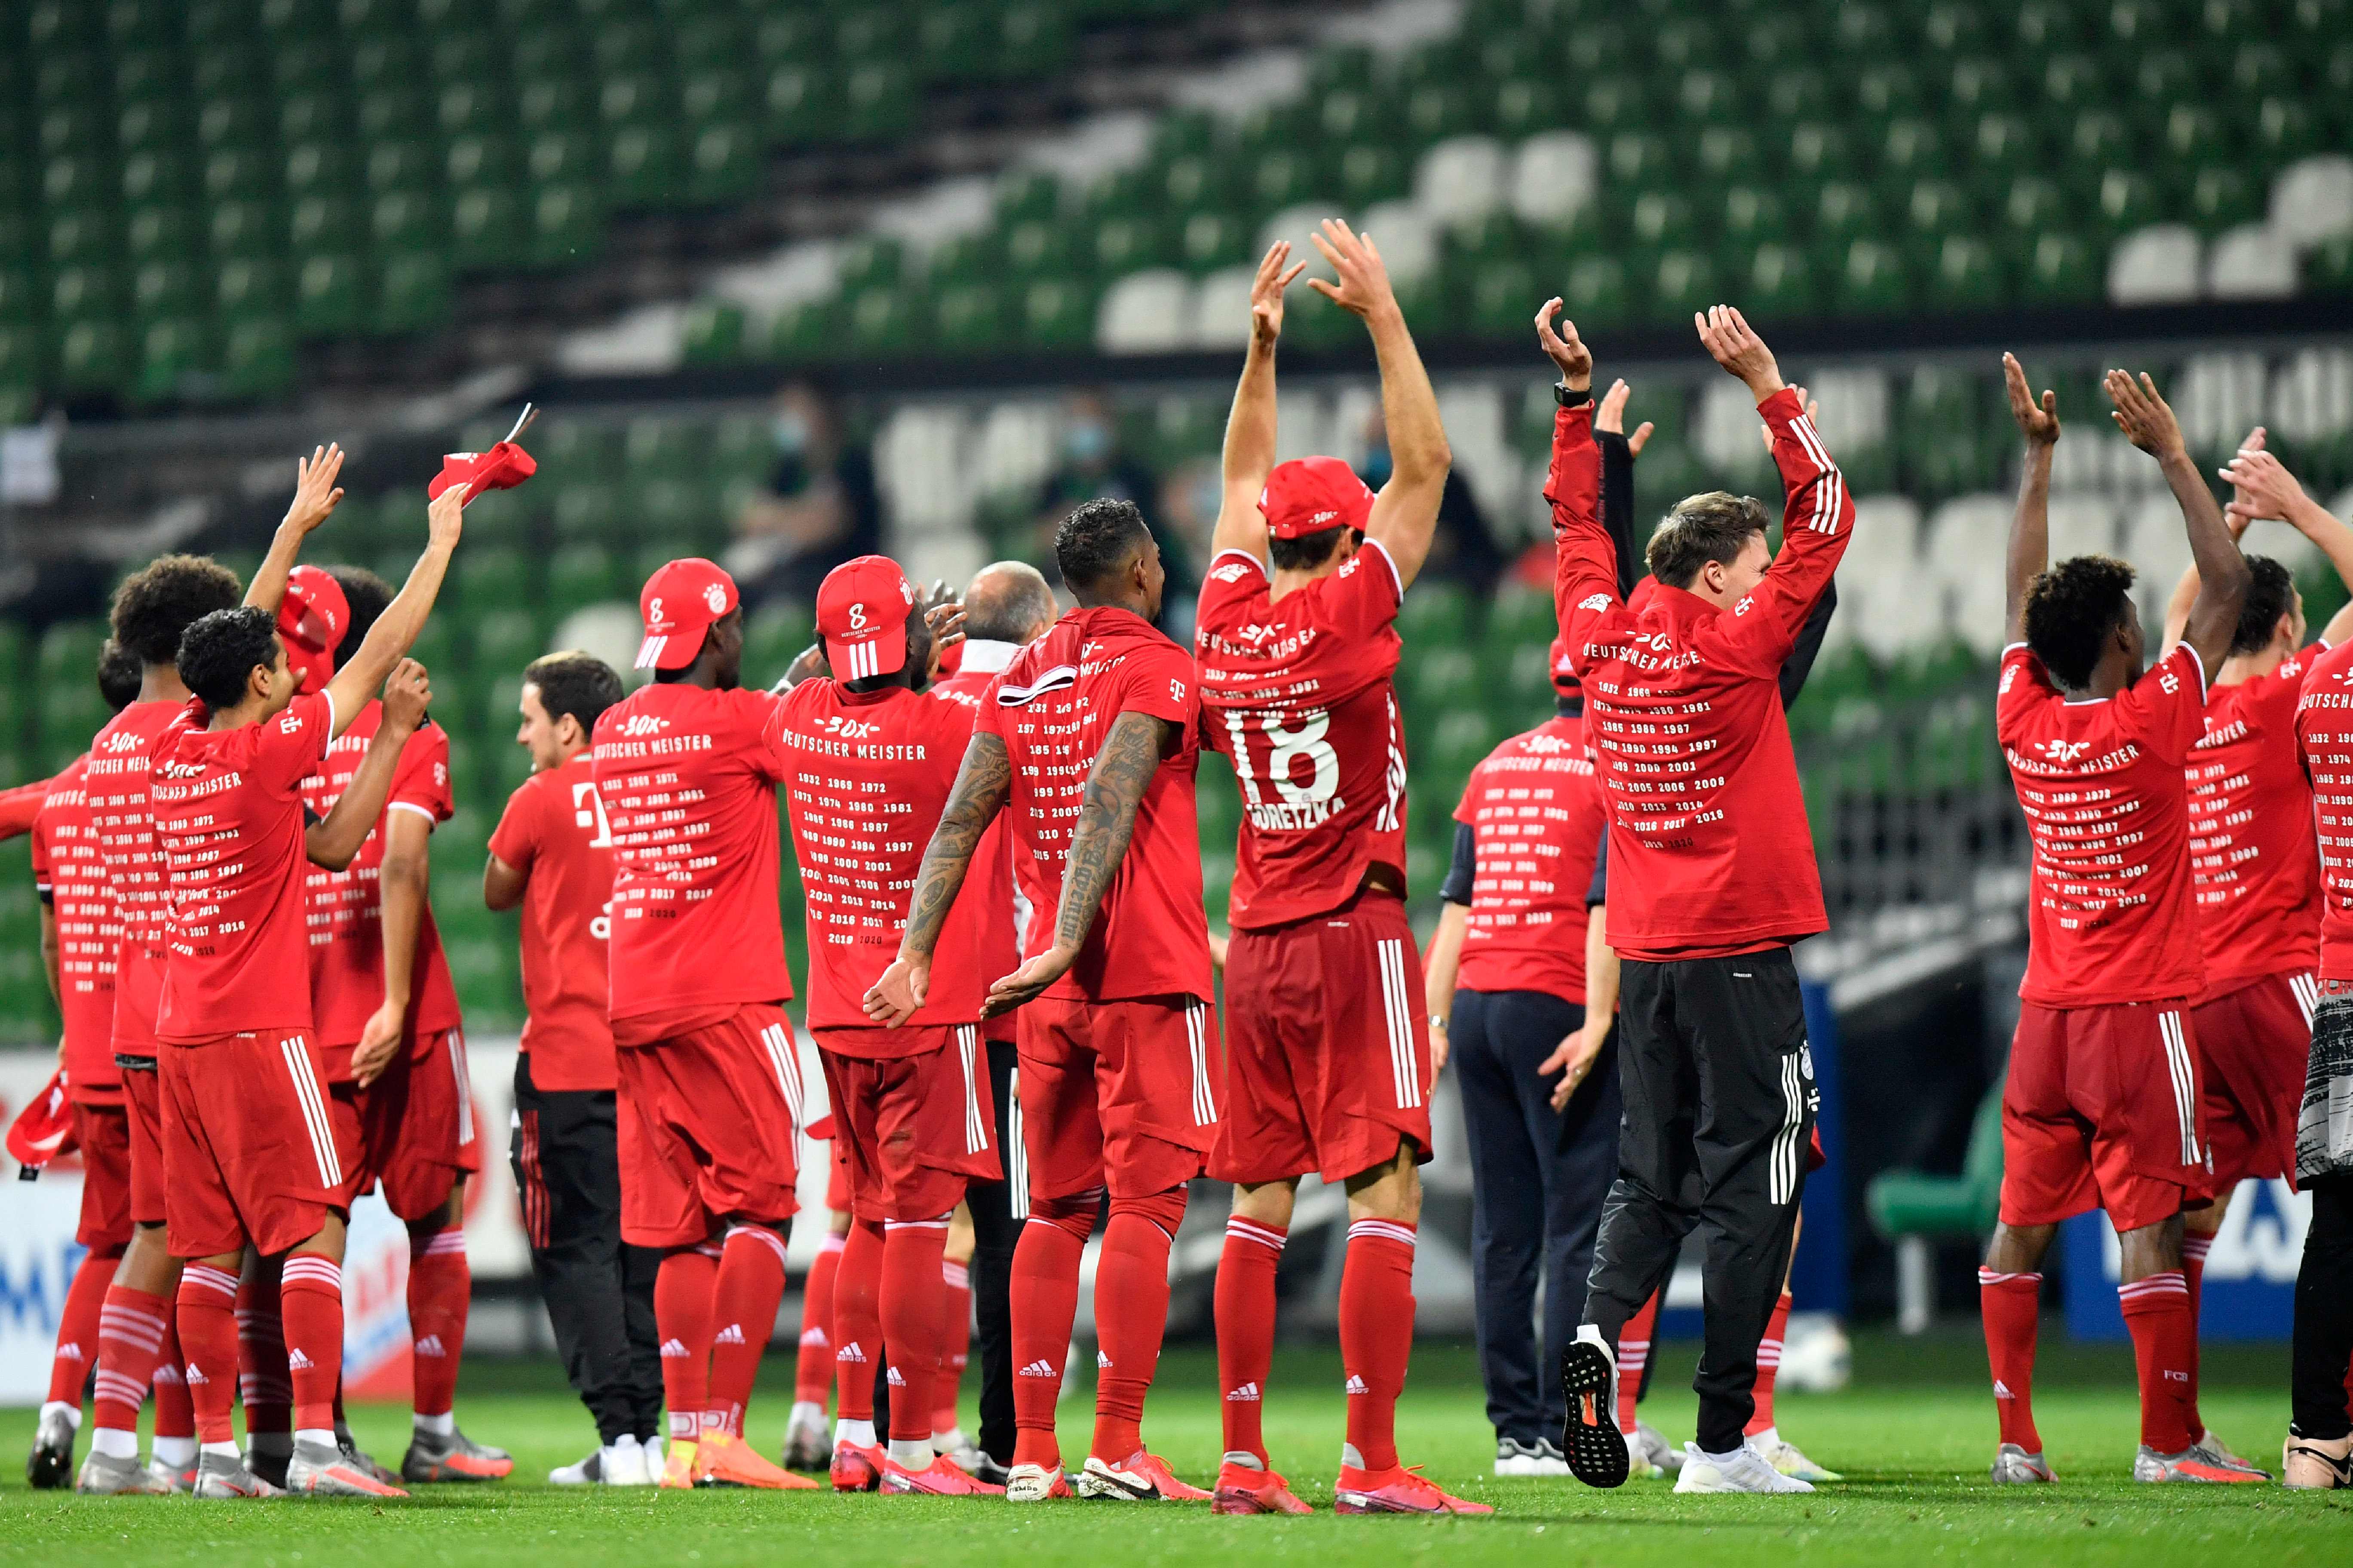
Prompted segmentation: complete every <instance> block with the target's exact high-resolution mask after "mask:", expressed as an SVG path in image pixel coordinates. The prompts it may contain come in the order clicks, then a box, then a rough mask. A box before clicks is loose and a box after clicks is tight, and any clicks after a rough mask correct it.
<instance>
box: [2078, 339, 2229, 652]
mask: <svg viewBox="0 0 2353 1568" xmlns="http://www.w3.org/2000/svg"><path fill="white" fill-rule="evenodd" d="M2106 389H2107V394H2108V400H2109V401H2110V402H2111V403H2114V404H2115V405H2116V426H2117V428H2119V429H2121V430H2122V431H2123V432H2124V433H2125V437H2126V439H2127V440H2129V441H2131V442H2132V444H2133V445H2134V446H2136V447H2139V448H2140V449H2141V450H2142V451H2144V452H2147V454H2148V455H2149V456H2150V457H2152V458H2156V459H2157V466H2158V468H2159V469H2160V470H2161V471H2162V472H2163V473H2164V475H2165V482H2166V485H2167V487H2168V489H2171V490H2172V491H2173V499H2174V500H2175V501H2176V502H2178V503H2179V505H2180V508H2181V521H2182V524H2183V526H2184V528H2185V529H2186V530H2187V531H2188V532H2189V559H2190V560H2191V561H2192V562H2193V563H2195V564H2196V565H2197V568H2198V596H2197V597H2196V598H2195V599H2193V600H2191V601H2190V604H2189V619H2188V621H2187V622H2186V623H2185V624H2184V625H2183V626H2182V628H2181V640H2182V641H2184V642H2186V643H2188V644H2189V646H2190V647H2191V648H2192V649H2194V650H2195V651H2196V652H2197V655H2198V661H2199V663H2200V665H2201V666H2203V667H2204V668H2205V671H2206V679H2208V680H2210V681H2211V679H2213V678H2214V672H2215V671H2216V670H2217V669H2220V668H2221V666H2222V660H2223V659H2225V658H2229V657H2230V653H2231V641H2232V638H2233V637H2236V636H2237V635H2238V630H2239V610H2240V608H2241V606H2242V605H2245V604H2246V602H2247V584H2249V583H2250V582H2252V581H2253V574H2252V573H2250V572H2249V571H2248V570H2247V558H2246V557H2245V556H2243V555H2242V554H2240V553H2239V546H2238V543H2237V542H2236V541H2234V540H2233V539H2232V536H2231V531H2230V529H2229V527H2228V526H2227V525H2225V524H2224V522H2223V521H2222V509H2221V507H2218V506H2216V505H2215V504H2214V492H2213V491H2211V490H2210V489H2207V488H2206V477H2205V476H2204V475H2203V474H2200V472H2199V471H2198V465H2197V464H2195V463H2193V462H2191V461H2190V460H2189V444H2188V443H2187V442H2185V441H2184V440H2183V439H2182V438H2181V426H2180V424H2179V422H2178V421H2176V420H2175V418H2174V417H2173V410H2172V409H2170V408H2168V407H2167V406H2166V402H2165V399H2164V398H2162V397H2160V396H2158V393H2157V383H2156V382H2154V381H2152V380H2150V379H2149V378H2148V376H2147V374H2146V373H2144V374H2142V375H2141V376H2140V378H2139V379H2138V380H2137V381H2136V380H2135V379H2134V378H2133V377H2131V376H2129V375H2127V374H2125V373H2124V372H2123V371H2121V370H2112V371H2110V372H2108V374H2107V380H2106Z"/></svg>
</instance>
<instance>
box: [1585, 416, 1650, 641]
mask: <svg viewBox="0 0 2353 1568" xmlns="http://www.w3.org/2000/svg"><path fill="white" fill-rule="evenodd" d="M1631 395H1633V389H1632V388H1630V387H1629V386H1628V385H1627V384H1625V383H1624V382H1623V381H1613V382H1611V383H1610V384H1609V391H1608V392H1606V393H1604V394H1603V395H1602V397H1601V406H1600V407H1599V409H1598V410H1596V411H1595V413H1594V416H1593V439H1594V441H1595V442H1596V444H1598V445H1599V447H1600V448H1601V525H1602V526H1603V527H1604V528H1606V529H1608V530H1609V543H1610V546H1611V548H1612V549H1614V550H1616V551H1617V552H1618V596H1619V597H1620V598H1621V599H1623V598H1627V597H1629V596H1630V595H1632V594H1633V592H1634V584H1637V583H1639V582H1641V580H1642V552H1641V549H1640V548H1639V547H1638V546H1637V545H1636V544H1635V542H1634V459H1635V458H1639V457H1641V455H1642V448H1643V447H1645V446H1647V445H1649V444H1650V439H1651V429H1652V426H1651V422H1650V421H1649V420H1647V419H1645V420H1643V421H1642V423H1641V426H1638V427H1637V428H1636V429H1635V431H1634V433H1633V434H1632V435H1631V436H1629V435H1627V434H1626V400H1627V398H1629V397H1630V396H1631Z"/></svg>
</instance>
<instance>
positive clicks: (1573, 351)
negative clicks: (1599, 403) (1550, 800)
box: [1536, 299, 1626, 677]
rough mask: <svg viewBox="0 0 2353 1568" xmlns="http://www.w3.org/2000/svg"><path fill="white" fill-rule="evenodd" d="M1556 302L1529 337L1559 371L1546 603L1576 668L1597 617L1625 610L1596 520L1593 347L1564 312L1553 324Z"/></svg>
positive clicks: (1585, 661)
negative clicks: (1551, 557)
mask: <svg viewBox="0 0 2353 1568" xmlns="http://www.w3.org/2000/svg"><path fill="white" fill-rule="evenodd" d="M1558 310H1560V301H1559V300H1556V299H1554V300H1546V301H1545V304H1544V308H1543V309H1542V310H1538V311H1537V312H1536V345H1537V346H1538V347H1539V348H1541V349H1543V350H1544V352H1545V357H1546V359H1549V360H1551V361H1552V363H1553V364H1554V366H1555V367H1556V369H1558V370H1559V372H1560V387H1561V390H1560V391H1559V392H1557V393H1556V397H1558V398H1560V399H1562V405H1561V407H1560V408H1558V409H1557V410H1556V411H1555V413H1554V415H1553V425H1552V468H1551V471H1550V472H1549V473H1548V474H1547V475H1546V479H1545V500H1547V501H1549V502H1551V503H1552V537H1553V546H1554V562H1553V580H1552V596H1553V609H1554V612H1555V614H1556V616H1557V617H1558V619H1559V621H1560V635H1561V640H1562V641H1563V642H1565V643H1566V644H1567V646H1568V659H1569V663H1570V665H1571V666H1573V667H1574V668H1576V670H1577V674H1578V675H1579V676H1580V677H1581V676H1583V675H1584V673H1585V671H1586V668H1587V667H1588V665H1589V664H1590V663H1591V660H1590V659H1589V658H1588V656H1587V653H1586V648H1587V646H1588V641H1589V640H1590V638H1591V637H1592V635H1593V633H1594V632H1595V631H1597V630H1598V629H1599V628H1600V627H1601V626H1602V625H1603V624H1604V622H1606V621H1609V620H1610V619H1612V618H1615V619H1617V620H1620V621H1622V620H1623V619H1624V618H1625V614H1626V605H1625V600H1624V599H1623V598H1622V597H1621V596H1620V594H1619V592H1618V572H1619V563H1618V553H1617V550H1616V548H1615V546H1613V545H1612V544H1611V542H1610V539H1609V530H1608V529H1606V528H1604V527H1603V526H1602V522H1601V513H1600V509H1601V449H1600V448H1599V447H1597V446H1596V445H1594V441H1593V351H1592V350H1591V349H1588V348H1587V347H1586V346H1585V343H1584V342H1583V341H1582V340H1580V339H1579V338H1578V337H1577V323H1576V322H1574V321H1566V320H1564V321H1562V322H1561V323H1560V330H1559V331H1554V330H1553V322H1552V319H1553V316H1554V315H1555V313H1556V312H1557V311H1558Z"/></svg>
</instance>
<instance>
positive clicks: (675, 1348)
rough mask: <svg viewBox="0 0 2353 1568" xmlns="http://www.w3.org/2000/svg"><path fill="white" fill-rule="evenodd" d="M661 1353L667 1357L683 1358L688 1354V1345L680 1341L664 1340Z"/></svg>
mask: <svg viewBox="0 0 2353 1568" xmlns="http://www.w3.org/2000/svg"><path fill="white" fill-rule="evenodd" d="M661 1353H662V1354H664V1355H666V1356H682V1355H684V1354H685V1353H686V1345H685V1344H684V1342H681V1341H679V1340H664V1341H662V1347H661Z"/></svg>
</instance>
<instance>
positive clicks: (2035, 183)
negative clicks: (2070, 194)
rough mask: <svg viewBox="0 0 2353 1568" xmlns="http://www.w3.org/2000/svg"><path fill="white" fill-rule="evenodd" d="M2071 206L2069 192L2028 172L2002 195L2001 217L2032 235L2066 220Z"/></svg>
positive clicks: (2017, 231) (2025, 234)
mask: <svg viewBox="0 0 2353 1568" xmlns="http://www.w3.org/2000/svg"><path fill="white" fill-rule="evenodd" d="M2069 209H2070V203H2069V201H2068V198H2067V196H2066V195H2064V194H2063V192H2061V190H2060V189H2059V186H2058V185H2057V184H2055V183H2053V182H2052V181H2050V180H2047V179H2043V178H2042V177H2041V176H2039V175H2033V174H2028V175H2023V176H2021V177H2020V178H2019V179H2016V180H2013V181H2011V182H2010V190H2009V193H2008V194H2007V195H2005V196H2004V197H2003V198H2002V204H2001V221H2002V222H2003V223H2004V224H2005V225H2006V226H2008V227H2009V228H2010V231H2011V232H2012V233H2014V234H2017V235H2020V236H2022V237H2027V238H2030V239H2031V237H2033V236H2035V235H2038V234H2041V233H2042V232H2043V231H2044V230H2046V229H2049V228H2051V227H2052V226H2053V225H2055V224H2058V223H2061V222H2063V221H2064V219H2065V218H2066V216H2068V213H2069ZM2076 216H2079V217H2080V216H2081V215H2080V213H2078V214H2077V215H2076Z"/></svg>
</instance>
